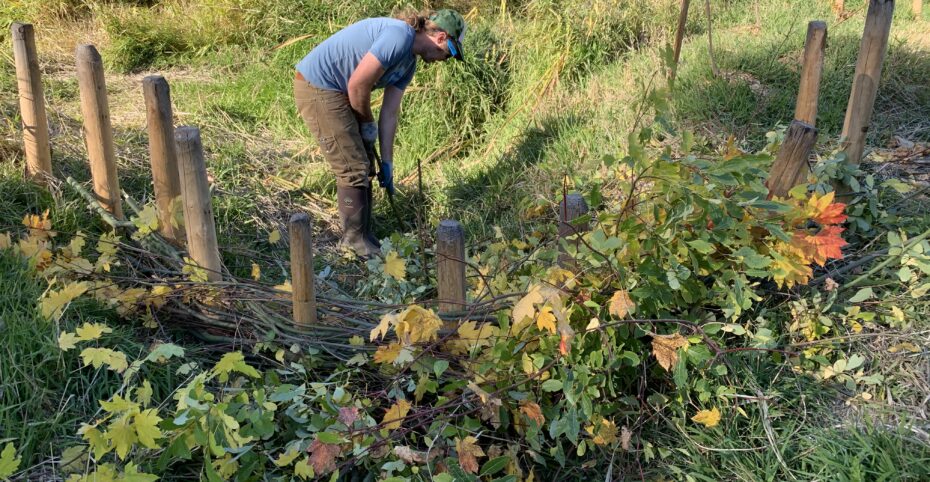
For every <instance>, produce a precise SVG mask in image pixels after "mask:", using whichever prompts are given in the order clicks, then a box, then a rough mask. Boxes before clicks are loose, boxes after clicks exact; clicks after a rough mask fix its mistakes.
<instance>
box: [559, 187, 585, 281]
mask: <svg viewBox="0 0 930 482" xmlns="http://www.w3.org/2000/svg"><path fill="white" fill-rule="evenodd" d="M587 213H588V204H587V203H586V202H585V201H584V197H582V196H581V194H577V193H573V194H569V195H567V196H565V198H564V199H562V202H560V203H559V238H562V239H565V238H568V237H570V236H572V235H574V234H583V233H585V232H587V231H588V223H587V222H581V221H579V222H576V223H572V221H573V220H575V219H577V218H579V217H581V216H584V215H585V214H587ZM574 243H575V245H576V246H577V244H578V241H575V242H574ZM559 251H560V253H559V265H560V266H562V267H563V268H574V267H575V265H576V263H575V258H574V257H573V256H571V255H570V254H568V253H566V252H564V249H563V248H562V247H561V246H559Z"/></svg>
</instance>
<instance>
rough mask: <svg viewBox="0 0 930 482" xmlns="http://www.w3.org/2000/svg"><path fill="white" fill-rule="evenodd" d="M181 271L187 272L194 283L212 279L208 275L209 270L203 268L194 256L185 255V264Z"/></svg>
mask: <svg viewBox="0 0 930 482" xmlns="http://www.w3.org/2000/svg"><path fill="white" fill-rule="evenodd" d="M181 273H184V274H186V275H187V276H188V277H189V278H190V280H191V281H193V282H194V283H206V282H207V281H210V278H209V277H208V276H207V270H206V269H204V268H202V267H201V266H199V265H198V264H197V262H196V261H194V258H191V257H188V256H185V257H184V266H182V267H181Z"/></svg>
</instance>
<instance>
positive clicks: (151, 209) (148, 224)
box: [131, 204, 158, 239]
mask: <svg viewBox="0 0 930 482" xmlns="http://www.w3.org/2000/svg"><path fill="white" fill-rule="evenodd" d="M131 221H132V224H134V225H136V228H137V230H136V234H135V235H134V237H135V238H136V239H138V238H140V237H142V236H145V235H147V234H151V233H154V232H155V231H157V230H158V212H157V211H156V210H155V206H153V205H151V204H149V205H148V206H146V207H145V208H143V209H142V212H141V213H139V215H138V216H136V217H134V218H132V219H131Z"/></svg>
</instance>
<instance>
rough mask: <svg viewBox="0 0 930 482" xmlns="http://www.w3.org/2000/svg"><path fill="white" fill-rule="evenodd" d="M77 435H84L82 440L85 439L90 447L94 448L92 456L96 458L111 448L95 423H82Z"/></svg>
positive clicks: (98, 458)
mask: <svg viewBox="0 0 930 482" xmlns="http://www.w3.org/2000/svg"><path fill="white" fill-rule="evenodd" d="M78 435H80V436H81V437H84V440H87V443H88V444H90V447H91V448H92V449H94V458H95V459H97V460H100V458H101V457H103V456H104V455H106V454H107V453H108V452H109V451H111V450H113V447H111V446H110V444H108V443H107V440H106V438H104V436H103V434H102V433H101V432H100V430H99V429H98V428H97V426H96V425H88V424H86V423H82V424H81V428H80V429H78Z"/></svg>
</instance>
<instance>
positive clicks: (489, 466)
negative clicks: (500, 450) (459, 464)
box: [478, 455, 510, 477]
mask: <svg viewBox="0 0 930 482" xmlns="http://www.w3.org/2000/svg"><path fill="white" fill-rule="evenodd" d="M509 463H510V457H509V456H507V455H502V456H500V457H497V458H494V459H491V460H488V461H487V462H485V464H484V465H482V466H481V472H480V473H479V474H478V475H480V476H481V477H485V476H488V475H494V474H496V473H498V472H500V471H501V470H504V469H505V468H507V464H509Z"/></svg>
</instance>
